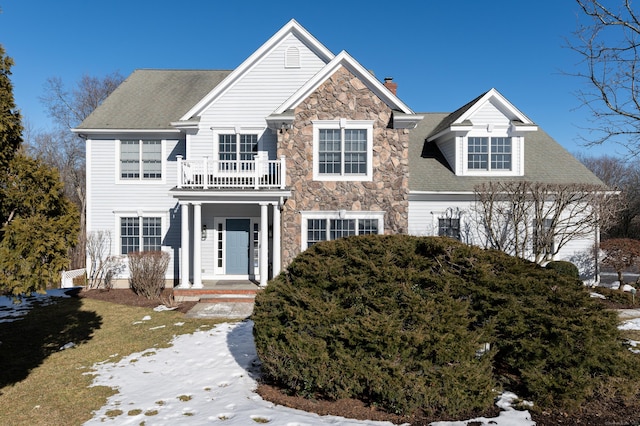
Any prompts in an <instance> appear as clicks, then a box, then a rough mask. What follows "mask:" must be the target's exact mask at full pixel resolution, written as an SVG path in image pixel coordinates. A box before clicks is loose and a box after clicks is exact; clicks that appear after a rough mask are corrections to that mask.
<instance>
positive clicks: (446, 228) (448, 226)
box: [438, 218, 460, 240]
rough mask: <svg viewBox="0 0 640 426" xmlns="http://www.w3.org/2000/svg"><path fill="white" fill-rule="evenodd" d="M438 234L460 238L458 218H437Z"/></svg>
mask: <svg viewBox="0 0 640 426" xmlns="http://www.w3.org/2000/svg"><path fill="white" fill-rule="evenodd" d="M438 235H439V236H441V237H451V238H455V239H456V240H459V239H460V219H452V218H439V219H438Z"/></svg>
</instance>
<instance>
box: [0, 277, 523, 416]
mask: <svg viewBox="0 0 640 426" xmlns="http://www.w3.org/2000/svg"><path fill="white" fill-rule="evenodd" d="M53 297H68V296H67V295H66V294H65V293H64V290H61V289H57V290H52V291H50V292H47V294H46V295H40V294H38V295H34V296H32V297H30V298H24V299H23V300H22V301H21V303H20V304H17V305H16V304H14V303H13V299H11V298H8V297H0V322H9V321H15V320H18V319H20V316H22V315H26V314H27V313H28V311H29V309H30V308H31V307H32V306H33V303H34V302H35V301H36V300H37V301H38V302H40V303H47V302H48V300H50V299H51V298H53ZM150 319H151V317H150V316H145V317H144V318H143V319H142V321H148V320H150ZM140 322H141V321H138V322H137V323H140ZM182 324H183V323H176V324H175V325H182ZM154 328H155V327H154ZM172 345H173V346H171V347H168V348H162V349H153V350H146V351H143V352H139V353H135V354H131V355H129V356H126V357H124V358H122V359H121V360H120V361H119V362H117V363H114V362H113V361H111V360H107V361H104V362H101V363H98V364H95V365H94V369H95V371H93V372H90V373H85V374H91V375H93V376H94V381H93V384H92V385H93V386H107V387H110V388H113V389H116V390H117V391H118V393H117V394H115V395H113V396H112V397H110V398H109V399H108V400H107V403H106V404H105V406H103V407H102V408H101V409H100V410H98V411H96V412H95V413H94V417H93V418H92V419H91V420H89V421H88V422H87V423H85V424H87V425H94V424H95V425H98V424H102V423H110V424H118V425H120V424H149V425H151V424H153V425H173V424H188V425H193V426H197V425H205V424H210V423H213V422H215V423H218V422H223V424H224V425H229V426H237V425H241V426H246V425H252V424H259V423H262V422H268V424H269V425H272V426H315V425H341V426H362V425H380V426H383V425H385V426H391V423H389V422H376V421H367V420H365V421H360V420H351V419H345V418H343V417H337V416H320V415H318V414H315V413H308V412H305V411H301V410H295V409H292V408H287V407H283V406H279V405H275V404H273V403H271V402H269V401H265V400H263V399H262V398H261V397H260V396H259V395H258V394H256V393H255V389H256V388H257V382H256V380H257V379H258V378H259V368H260V367H259V366H260V361H259V359H258V358H257V354H256V349H255V345H254V342H253V323H252V322H251V321H244V322H240V323H224V324H219V325H217V326H215V327H213V328H211V329H208V330H202V329H201V330H198V331H196V332H195V333H193V334H185V335H180V336H176V337H175V338H174V339H173V342H172ZM73 346H75V344H74V343H73V342H69V343H67V344H65V345H64V346H63V347H62V348H61V350H62V349H63V348H64V349H68V348H71V347H73ZM117 356H118V354H113V355H111V356H110V357H109V358H110V359H111V358H115V357H117ZM515 400H516V396H515V395H514V394H511V393H505V394H503V395H502V396H501V397H500V399H499V400H498V402H497V405H498V406H499V407H500V408H502V409H503V410H504V411H502V412H501V413H500V415H499V416H498V417H495V418H491V419H487V418H484V417H482V418H477V419H473V420H466V421H460V422H437V423H433V425H437V426H466V425H467V424H468V423H469V422H472V421H475V422H478V424H479V425H487V426H488V425H497V426H507V425H508V426H531V425H534V424H535V423H533V422H532V421H531V416H530V414H529V412H528V411H518V410H516V409H514V408H513V407H512V403H513V401H515ZM521 404H522V403H521ZM36 408H39V407H38V406H36ZM119 411H121V412H122V414H119V415H117V414H115V413H117V412H119Z"/></svg>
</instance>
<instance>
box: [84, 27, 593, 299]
mask: <svg viewBox="0 0 640 426" xmlns="http://www.w3.org/2000/svg"><path fill="white" fill-rule="evenodd" d="M74 131H75V132H76V133H78V134H79V135H81V136H82V137H84V138H85V139H86V164H87V233H88V234H91V233H92V232H96V231H109V233H110V235H111V236H112V242H113V244H112V247H111V254H112V255H122V256H124V255H126V254H127V253H129V252H132V251H141V250H163V251H167V252H168V253H169V254H170V255H171V266H170V268H169V271H168V272H167V277H166V278H167V280H168V284H169V285H171V284H173V285H176V286H180V287H193V288H200V287H203V285H204V284H205V283H207V282H211V281H220V280H254V281H256V282H259V283H260V285H266V283H267V280H268V279H269V278H270V277H272V276H274V275H276V274H278V273H279V272H280V271H281V270H282V269H283V268H284V267H286V265H287V264H288V263H289V262H290V261H291V260H292V259H293V258H294V257H295V256H296V255H297V254H298V253H300V252H301V251H303V250H305V249H306V248H307V247H309V246H310V245H311V244H314V243H316V242H318V241H322V240H327V239H335V238H340V237H344V236H350V235H360V234H384V233H387V234H388V233H412V234H419V235H424V234H432V235H438V233H439V227H440V228H441V227H442V223H441V222H440V219H442V217H443V216H442V215H443V214H444V212H446V211H447V210H448V209H449V210H450V208H465V207H466V206H467V205H469V203H472V202H473V187H474V185H475V184H476V183H477V182H481V181H483V180H486V179H503V178H507V179H540V180H543V181H545V180H548V181H555V180H560V181H565V180H567V179H568V180H569V181H571V182H573V181H575V182H589V183H591V182H599V181H598V180H597V178H596V177H595V176H594V175H593V174H591V173H590V172H589V171H588V170H587V169H586V168H584V167H583V166H582V165H581V164H580V163H579V162H578V161H577V160H575V159H574V158H573V157H572V156H571V155H569V154H568V153H567V152H566V151H565V150H564V149H562V148H561V147H560V145H558V144H557V143H556V142H555V141H553V140H552V139H551V138H549V137H548V136H547V135H546V134H545V133H544V132H542V131H541V130H539V129H538V127H537V126H536V125H535V124H533V123H532V122H531V120H529V119H528V118H527V117H526V116H525V115H524V114H522V113H521V112H520V111H519V110H517V109H516V108H515V107H514V106H513V105H511V104H510V103H509V102H508V101H507V100H506V99H504V98H503V97H502V95H500V94H499V93H498V92H497V91H495V90H493V89H492V90H490V91H489V92H487V93H486V94H484V95H482V96H480V97H479V98H477V99H475V100H474V101H472V102H471V103H469V104H467V105H465V106H464V107H463V108H461V109H460V110H458V111H456V112H454V113H452V114H429V113H425V114H416V113H415V112H414V111H412V110H411V109H410V108H409V107H408V106H407V105H405V104H404V103H403V102H402V101H401V100H400V99H399V98H398V97H397V96H396V84H395V83H394V82H393V81H392V80H390V79H386V80H384V81H380V80H379V79H377V78H376V77H375V76H374V75H373V74H372V73H371V72H369V71H368V70H366V69H365V68H364V67H363V66H362V65H360V64H359V63H358V62H357V61H356V60H355V59H354V58H352V57H351V56H350V55H349V54H348V53H346V52H344V51H343V52H341V53H339V54H337V55H334V54H333V53H331V52H330V51H329V50H328V49H327V48H326V47H325V46H323V45H322V44H321V43H320V42H319V41H318V40H317V39H315V38H314V37H313V36H312V35H311V34H310V33H308V32H307V31H306V30H305V29H304V28H303V27H302V26H300V24H298V23H297V22H296V21H295V20H292V21H290V22H289V23H287V24H286V25H285V26H284V27H283V28H282V29H280V30H279V31H278V32H277V33H276V34H275V35H273V36H272V37H271V38H270V39H269V40H268V41H267V42H266V43H264V44H263V45H262V46H261V47H260V48H259V49H258V50H257V51H255V52H254V53H253V54H252V55H251V56H249V57H248V58H247V59H246V60H245V61H244V62H243V63H242V64H241V65H240V66H239V67H237V68H236V69H235V70H232V71H193V70H192V71H188V70H137V71H135V72H134V73H133V74H131V75H130V76H129V77H128V78H127V79H126V80H125V81H124V82H123V83H122V85H121V86H120V87H118V88H117V89H116V90H115V91H114V92H113V93H112V94H111V95H110V96H109V97H108V98H107V99H106V100H105V101H104V103H103V104H102V105H101V106H99V107H98V108H97V109H96V110H95V111H94V112H93V113H92V114H91V115H90V116H89V117H88V118H87V119H86V120H85V121H84V122H83V123H82V124H81V125H80V126H78V127H77V128H76V129H74ZM473 153H477V154H478V155H477V156H474V158H475V159H474V160H473V161H471V160H468V159H469V158H470V154H473ZM496 158H499V160H496ZM556 166H559V167H558V170H552V168H554V167H556ZM440 232H441V229H440ZM596 233H597V230H596V229H594V238H595V234H596ZM592 245H593V241H580V242H577V243H576V244H575V245H574V246H572V250H574V251H581V250H589V249H590V247H591V246H592ZM565 254H566V256H564V257H566V258H569V257H570V256H571V255H572V253H569V252H568V253H565ZM565 254H563V255H565ZM116 285H117V286H126V285H127V272H126V270H125V271H124V272H123V273H122V274H121V275H120V276H119V278H118V280H117V282H116Z"/></svg>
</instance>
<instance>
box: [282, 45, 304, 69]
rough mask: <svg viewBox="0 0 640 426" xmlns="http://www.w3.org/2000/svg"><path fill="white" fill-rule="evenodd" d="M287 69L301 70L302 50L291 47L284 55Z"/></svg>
mask: <svg viewBox="0 0 640 426" xmlns="http://www.w3.org/2000/svg"><path fill="white" fill-rule="evenodd" d="M284 67H285V68H300V50H299V49H298V48H297V47H293V46H291V47H289V48H288V49H287V51H286V52H285V54H284Z"/></svg>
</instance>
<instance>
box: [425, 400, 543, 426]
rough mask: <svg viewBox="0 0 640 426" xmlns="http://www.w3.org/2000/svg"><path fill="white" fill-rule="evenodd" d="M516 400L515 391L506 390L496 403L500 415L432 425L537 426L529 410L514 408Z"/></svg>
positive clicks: (527, 403) (530, 404)
mask: <svg viewBox="0 0 640 426" xmlns="http://www.w3.org/2000/svg"><path fill="white" fill-rule="evenodd" d="M514 402H520V401H518V397H517V395H516V394H515V393H513V392H504V393H503V394H502V395H500V397H499V398H498V401H497V402H496V405H497V406H498V407H499V408H500V409H501V410H502V411H501V412H500V414H499V415H498V417H493V418H490V419H489V418H486V417H477V418H475V419H470V420H463V421H456V422H434V423H431V426H467V425H468V424H469V423H473V424H478V426H481V425H482V426H489V425H491V426H494V425H495V426H525V425H526V426H535V424H536V423H535V422H534V421H532V420H531V414H529V411H526V410H524V411H520V410H516V409H515V408H513V403H514ZM520 404H522V405H526V406H532V405H533V404H532V403H531V402H528V401H524V402H520Z"/></svg>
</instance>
